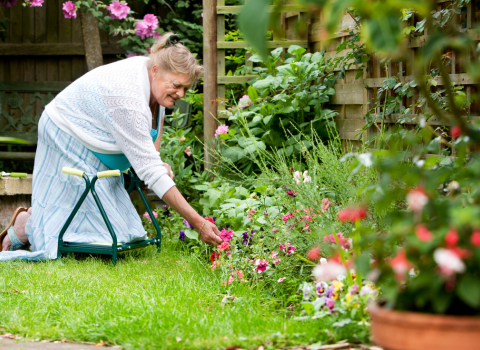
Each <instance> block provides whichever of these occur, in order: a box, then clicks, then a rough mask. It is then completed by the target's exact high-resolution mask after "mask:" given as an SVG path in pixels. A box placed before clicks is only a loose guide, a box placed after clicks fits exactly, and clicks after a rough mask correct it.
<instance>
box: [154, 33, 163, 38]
mask: <svg viewBox="0 0 480 350" xmlns="http://www.w3.org/2000/svg"><path fill="white" fill-rule="evenodd" d="M153 37H154V39H160V38H161V37H162V36H161V35H160V33H159V32H155V33H153Z"/></svg>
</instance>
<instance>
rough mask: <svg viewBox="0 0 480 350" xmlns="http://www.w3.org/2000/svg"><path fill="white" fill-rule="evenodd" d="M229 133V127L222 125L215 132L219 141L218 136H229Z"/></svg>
mask: <svg viewBox="0 0 480 350" xmlns="http://www.w3.org/2000/svg"><path fill="white" fill-rule="evenodd" d="M227 133H228V125H220V126H219V127H218V128H217V130H215V138H216V139H217V140H218V135H221V134H227Z"/></svg>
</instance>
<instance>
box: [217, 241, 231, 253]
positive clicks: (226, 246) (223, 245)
mask: <svg viewBox="0 0 480 350" xmlns="http://www.w3.org/2000/svg"><path fill="white" fill-rule="evenodd" d="M229 248H230V244H229V243H228V242H223V243H222V244H220V245H219V246H218V248H217V250H218V251H219V252H223V251H224V250H227V249H229Z"/></svg>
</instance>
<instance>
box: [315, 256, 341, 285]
mask: <svg viewBox="0 0 480 350" xmlns="http://www.w3.org/2000/svg"><path fill="white" fill-rule="evenodd" d="M346 273H347V269H346V268H345V266H343V265H342V264H339V263H337V262H334V261H328V262H327V263H326V264H319V265H317V266H315V267H314V269H313V275H314V276H315V278H316V279H317V281H318V282H322V281H331V280H334V279H336V278H337V276H340V275H345V274H346Z"/></svg>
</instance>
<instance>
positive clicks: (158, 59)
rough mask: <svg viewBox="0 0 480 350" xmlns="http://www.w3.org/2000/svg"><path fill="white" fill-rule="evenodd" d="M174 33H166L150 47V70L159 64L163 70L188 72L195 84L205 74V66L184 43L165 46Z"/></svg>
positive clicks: (180, 72) (176, 72)
mask: <svg viewBox="0 0 480 350" xmlns="http://www.w3.org/2000/svg"><path fill="white" fill-rule="evenodd" d="M172 35H174V33H171V32H169V33H165V34H163V35H162V37H161V38H160V39H158V40H157V42H156V43H155V44H153V46H152V48H151V49H150V56H149V57H150V61H148V65H147V67H148V70H149V71H150V69H152V67H153V66H154V65H157V66H159V67H160V69H161V70H163V71H167V72H170V73H173V74H188V76H189V77H190V83H191V84H193V83H194V82H195V81H197V80H198V79H200V77H201V76H202V75H203V67H202V66H201V65H200V63H198V61H197V59H196V58H195V56H193V55H192V53H191V52H190V50H188V49H187V48H186V47H185V46H184V45H183V44H181V43H177V44H174V45H171V46H168V47H165V45H166V44H167V41H168V38H169V37H170V36H172Z"/></svg>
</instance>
